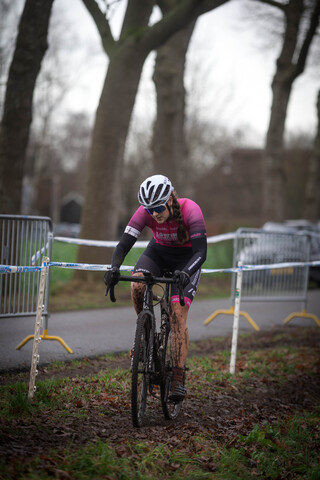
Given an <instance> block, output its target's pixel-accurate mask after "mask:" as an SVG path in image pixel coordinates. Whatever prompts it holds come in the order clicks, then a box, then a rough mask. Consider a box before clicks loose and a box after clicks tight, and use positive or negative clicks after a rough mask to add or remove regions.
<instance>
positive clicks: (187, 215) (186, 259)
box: [112, 198, 207, 276]
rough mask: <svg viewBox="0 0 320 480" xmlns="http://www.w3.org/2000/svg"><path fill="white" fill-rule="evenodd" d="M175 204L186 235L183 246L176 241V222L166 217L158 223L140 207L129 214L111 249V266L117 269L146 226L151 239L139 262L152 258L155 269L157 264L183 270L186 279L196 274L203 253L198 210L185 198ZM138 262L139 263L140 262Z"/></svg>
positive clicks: (202, 225)
mask: <svg viewBox="0 0 320 480" xmlns="http://www.w3.org/2000/svg"><path fill="white" fill-rule="evenodd" d="M178 202H179V204H180V208H181V212H182V216H183V221H184V224H185V226H186V228H187V230H188V233H189V240H188V241H187V242H185V243H184V244H180V243H179V242H178V239H177V231H178V226H179V223H178V221H177V219H176V218H174V217H173V218H170V217H169V218H168V220H167V221H166V222H165V223H162V224H159V223H158V222H157V221H156V220H155V219H154V218H153V216H152V215H150V214H149V213H148V211H147V210H146V209H145V208H144V207H142V206H140V207H139V208H138V209H137V210H136V212H135V213H134V214H133V215H132V217H131V219H130V221H129V223H128V225H127V227H126V228H125V231H124V233H123V235H122V237H121V239H120V242H119V243H118V245H117V247H116V249H115V252H114V254H113V256H112V266H117V267H120V265H122V262H123V260H124V258H125V256H126V255H127V253H128V252H129V250H130V249H131V248H132V247H133V245H134V243H135V242H136V240H137V238H138V237H139V236H140V234H141V232H142V231H143V229H144V228H145V227H149V228H150V229H151V231H152V235H153V239H152V240H151V241H150V243H149V246H148V247H147V249H146V251H145V252H144V254H143V255H142V256H141V257H140V259H141V258H142V257H143V256H144V257H148V258H152V259H153V260H154V262H155V263H156V264H157V265H158V266H159V267H160V264H161V266H162V267H164V266H166V267H170V268H171V269H176V268H178V269H180V270H182V269H183V270H184V271H185V272H186V273H188V274H189V275H190V276H191V275H193V274H195V272H197V271H198V272H200V268H201V265H202V264H203V262H204V261H205V259H206V254H207V238H206V227H205V223H204V218H203V215H202V212H201V208H200V207H199V205H197V204H196V203H195V202H194V201H192V200H190V199H188V198H179V199H178ZM140 259H139V262H140V263H141V261H140ZM139 262H138V263H139ZM140 263H139V265H140ZM136 267H137V266H136ZM171 271H174V270H171Z"/></svg>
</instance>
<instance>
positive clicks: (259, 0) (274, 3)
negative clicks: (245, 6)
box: [254, 0, 286, 11]
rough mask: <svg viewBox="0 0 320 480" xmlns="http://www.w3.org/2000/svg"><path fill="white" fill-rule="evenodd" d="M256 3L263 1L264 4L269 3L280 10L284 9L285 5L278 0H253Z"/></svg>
mask: <svg viewBox="0 0 320 480" xmlns="http://www.w3.org/2000/svg"><path fill="white" fill-rule="evenodd" d="M254 1H256V2H258V3H265V4H266V5H270V7H276V8H280V10H283V11H284V10H285V8H286V5H285V4H283V3H280V2H276V1H275V0H254Z"/></svg>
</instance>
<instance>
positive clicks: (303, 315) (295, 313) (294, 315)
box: [284, 310, 320, 327]
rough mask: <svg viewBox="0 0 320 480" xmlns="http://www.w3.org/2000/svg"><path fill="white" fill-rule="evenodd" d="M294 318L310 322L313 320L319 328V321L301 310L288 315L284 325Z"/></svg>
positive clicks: (314, 316) (311, 314)
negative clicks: (309, 320) (306, 319)
mask: <svg viewBox="0 0 320 480" xmlns="http://www.w3.org/2000/svg"><path fill="white" fill-rule="evenodd" d="M295 317H300V318H310V319H311V320H314V321H315V322H316V324H317V325H318V327H320V320H319V319H318V317H317V316H316V315H314V314H313V313H307V312H306V311H305V310H302V312H293V313H290V315H288V316H287V318H285V320H284V323H289V322H290V320H292V319H293V318H295Z"/></svg>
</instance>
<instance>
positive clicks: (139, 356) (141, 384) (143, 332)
mask: <svg viewBox="0 0 320 480" xmlns="http://www.w3.org/2000/svg"><path fill="white" fill-rule="evenodd" d="M149 337H150V317H149V316H148V315H147V314H142V315H141V316H139V317H138V320H137V327H136V333H135V339H134V347H133V353H132V372H131V415H132V423H133V426H134V427H141V426H142V423H143V418H144V414H145V410H146V406H147V394H148V377H149V375H148V358H149Z"/></svg>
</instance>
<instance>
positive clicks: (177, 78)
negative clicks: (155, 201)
mask: <svg viewBox="0 0 320 480" xmlns="http://www.w3.org/2000/svg"><path fill="white" fill-rule="evenodd" d="M158 3H159V6H160V8H161V11H162V13H163V14H164V15H165V14H166V13H168V12H169V11H170V9H171V8H173V7H174V6H175V5H176V4H177V3H178V2H177V0H163V1H159V2H158ZM194 27H195V22H191V23H190V24H189V25H187V26H186V27H184V28H183V29H181V30H180V31H179V32H177V33H176V34H174V35H173V36H172V37H171V38H170V39H169V40H168V41H167V42H166V43H165V44H164V45H163V46H161V47H160V48H158V50H157V57H156V63H155V69H154V74H153V80H154V84H155V87H156V96H157V110H156V112H157V113H156V120H155V123H154V129H153V139H152V151H153V161H154V171H155V172H158V173H163V174H164V175H167V176H168V177H169V178H170V179H171V181H172V182H173V185H174V186H175V189H176V190H177V191H178V192H179V191H180V192H182V191H183V194H184V195H185V193H186V187H187V185H186V171H187V167H188V161H187V156H188V148H187V142H186V138H185V96H186V95H185V87H184V76H185V61H186V53H187V50H188V46H189V42H190V39H191V36H192V33H193V30H194ZM181 194H182V193H181Z"/></svg>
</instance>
